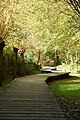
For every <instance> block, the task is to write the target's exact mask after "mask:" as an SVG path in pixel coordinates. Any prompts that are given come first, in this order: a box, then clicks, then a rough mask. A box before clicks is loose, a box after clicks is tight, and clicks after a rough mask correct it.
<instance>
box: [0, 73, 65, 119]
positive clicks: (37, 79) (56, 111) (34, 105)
mask: <svg viewBox="0 0 80 120" xmlns="http://www.w3.org/2000/svg"><path fill="white" fill-rule="evenodd" d="M48 76H49V74H48V75H44V74H43V75H28V76H25V77H21V78H17V79H15V80H14V81H12V82H11V83H10V84H9V85H8V86H7V87H6V88H5V89H4V90H2V91H0V120H66V119H65V118H64V115H63V111H62V110H61V109H60V107H59V105H58V103H57V102H56V100H55V98H54V96H53V95H52V93H51V91H50V90H49V88H48V86H47V84H46V82H45V80H46V79H47V78H48Z"/></svg>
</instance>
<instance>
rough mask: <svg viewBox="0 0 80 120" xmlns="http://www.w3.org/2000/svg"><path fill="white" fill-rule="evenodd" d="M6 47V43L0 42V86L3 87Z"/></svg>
mask: <svg viewBox="0 0 80 120" xmlns="http://www.w3.org/2000/svg"><path fill="white" fill-rule="evenodd" d="M4 46H5V42H4V41H2V42H0V86H2V82H3V79H4V74H3V73H4V72H3V48H4Z"/></svg>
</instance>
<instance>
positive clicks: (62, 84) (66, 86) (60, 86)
mask: <svg viewBox="0 0 80 120" xmlns="http://www.w3.org/2000/svg"><path fill="white" fill-rule="evenodd" d="M49 88H50V89H51V90H52V93H53V94H54V95H55V96H59V95H64V96H65V97H73V98H80V77H75V76H70V77H69V78H65V79H63V80H58V81H52V82H50V83H49Z"/></svg>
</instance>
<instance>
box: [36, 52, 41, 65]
mask: <svg viewBox="0 0 80 120" xmlns="http://www.w3.org/2000/svg"><path fill="white" fill-rule="evenodd" d="M40 56H41V51H40V50H39V53H38V60H37V65H38V64H39V63H40Z"/></svg>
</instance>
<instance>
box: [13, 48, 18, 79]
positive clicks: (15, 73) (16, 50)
mask: <svg viewBox="0 0 80 120" xmlns="http://www.w3.org/2000/svg"><path fill="white" fill-rule="evenodd" d="M13 50H14V52H15V55H16V58H15V65H14V66H15V72H14V78H15V77H16V75H17V53H18V48H16V47H14V48H13Z"/></svg>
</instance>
